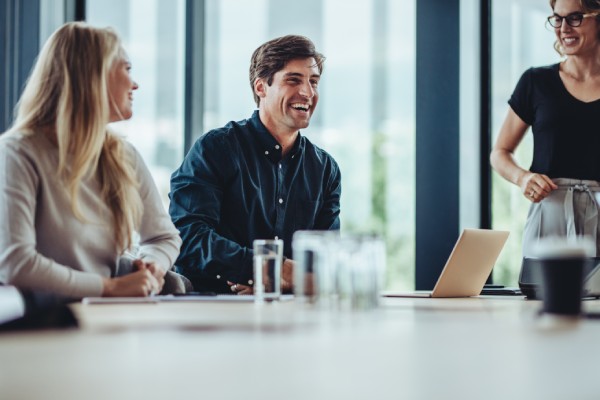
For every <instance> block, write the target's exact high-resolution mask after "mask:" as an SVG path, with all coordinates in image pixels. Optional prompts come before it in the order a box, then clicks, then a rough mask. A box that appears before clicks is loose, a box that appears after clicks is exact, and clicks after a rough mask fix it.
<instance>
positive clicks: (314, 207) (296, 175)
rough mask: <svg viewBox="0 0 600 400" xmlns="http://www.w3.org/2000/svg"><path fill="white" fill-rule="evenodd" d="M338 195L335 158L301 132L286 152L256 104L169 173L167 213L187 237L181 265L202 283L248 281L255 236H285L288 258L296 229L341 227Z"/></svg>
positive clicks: (211, 286)
mask: <svg viewBox="0 0 600 400" xmlns="http://www.w3.org/2000/svg"><path fill="white" fill-rule="evenodd" d="M340 194H341V175H340V170H339V168H338V165H337V163H336V162H335V160H334V159H333V157H331V156H330V155H329V154H328V153H327V152H325V151H323V150H322V149H320V148H319V147H317V146H315V145H314V144H312V143H311V142H310V141H309V140H308V139H307V138H306V137H304V136H301V135H298V138H297V140H296V142H295V144H294V147H293V148H292V150H290V152H289V153H288V154H287V155H286V157H285V158H282V148H281V145H279V143H278V142H277V141H276V140H275V139H274V138H273V136H271V134H270V133H269V131H268V130H267V129H266V128H265V126H264V125H263V124H262V122H261V121H260V118H259V115H258V111H255V112H254V114H253V115H252V117H251V118H250V119H247V120H243V121H239V122H230V123H228V124H227V125H225V126H224V127H223V128H219V129H215V130H212V131H210V132H208V133H206V134H204V135H203V136H201V137H200V138H199V139H198V140H197V141H196V143H195V144H194V146H193V147H192V149H191V150H190V152H189V153H188V154H187V156H186V157H185V159H184V160H183V163H182V165H181V167H179V169H178V170H176V171H175V172H174V173H173V175H172V176H171V192H170V193H169V197H170V199H171V203H170V208H169V212H170V214H171V218H172V219H173V222H174V223H175V226H176V227H177V228H178V229H179V231H180V234H181V238H182V239H183V245H182V246H181V254H180V256H179V259H178V260H177V262H176V265H177V268H178V271H179V272H181V273H183V274H184V275H187V276H188V277H190V278H191V279H192V281H193V282H198V280H200V281H201V282H202V285H201V287H202V289H203V290H214V291H217V292H224V291H227V290H228V287H227V285H226V281H232V282H236V283H244V284H247V283H248V282H249V281H250V280H252V255H253V252H252V241H253V240H254V239H272V238H275V237H278V238H280V239H283V241H284V256H286V257H291V256H292V249H291V244H292V235H293V233H294V232H295V231H297V230H306V229H318V230H335V229H339V227H340V222H339V213H340Z"/></svg>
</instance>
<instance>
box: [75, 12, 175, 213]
mask: <svg viewBox="0 0 600 400" xmlns="http://www.w3.org/2000/svg"><path fill="white" fill-rule="evenodd" d="M86 8H87V9H86V14H87V21H88V22H89V23H90V24H93V25H97V26H112V27H114V28H115V29H116V30H117V31H118V32H119V34H120V36H121V37H122V39H123V42H124V47H125V49H126V50H127V53H128V55H129V58H130V59H131V63H132V70H131V75H132V77H133V79H134V80H135V81H136V82H137V83H138V84H139V89H138V90H137V91H136V92H134V95H133V97H134V101H133V112H134V115H133V118H131V119H130V120H128V121H122V122H117V123H115V124H113V125H114V126H113V128H114V129H115V130H116V131H117V132H119V133H121V134H123V135H124V136H126V137H127V139H128V140H129V141H131V142H132V143H133V144H134V146H135V147H136V148H137V149H138V150H139V151H140V153H141V154H142V156H143V157H144V160H145V161H146V164H147V165H148V167H149V168H150V171H151V173H152V176H153V177H154V180H155V182H156V184H157V186H158V189H159V191H160V193H161V195H162V198H163V201H164V203H165V207H166V206H167V204H168V203H167V202H168V192H169V180H170V176H171V173H172V172H173V171H174V170H175V169H176V168H177V167H178V166H179V164H180V163H181V161H182V159H183V98H184V97H183V88H184V63H185V0H170V1H164V0H129V1H121V0H87V3H86Z"/></svg>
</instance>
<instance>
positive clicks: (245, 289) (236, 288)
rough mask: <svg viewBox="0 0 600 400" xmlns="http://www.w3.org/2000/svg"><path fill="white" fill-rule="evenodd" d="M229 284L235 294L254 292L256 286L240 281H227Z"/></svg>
mask: <svg viewBox="0 0 600 400" xmlns="http://www.w3.org/2000/svg"><path fill="white" fill-rule="evenodd" d="M227 284H228V285H229V289H231V292H232V293H233V294H240V295H247V294H254V288H253V287H252V286H248V285H242V284H240V283H233V282H230V281H227Z"/></svg>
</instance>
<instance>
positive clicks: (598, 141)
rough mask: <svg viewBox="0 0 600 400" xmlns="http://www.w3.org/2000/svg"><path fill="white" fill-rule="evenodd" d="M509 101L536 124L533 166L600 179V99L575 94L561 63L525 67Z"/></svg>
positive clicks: (533, 168)
mask: <svg viewBox="0 0 600 400" xmlns="http://www.w3.org/2000/svg"><path fill="white" fill-rule="evenodd" d="M508 104H509V105H510V107H511V108H512V109H513V111H514V112H515V113H516V114H517V115H518V116H519V117H520V118H521V119H522V120H523V121H524V122H525V123H527V124H528V125H531V130H532V132H533V162H532V164H531V168H530V170H531V171H532V172H536V173H539V174H545V175H548V176H549V177H550V178H572V179H592V180H596V181H600V99H598V100H595V101H592V102H589V103H585V102H582V101H580V100H577V99H576V98H575V97H573V96H572V95H571V94H570V93H569V92H568V91H567V89H566V88H565V86H564V84H563V82H562V80H561V79H560V75H559V64H553V65H549V66H546V67H539V68H530V69H528V70H527V71H525V73H524V74H523V75H522V76H521V79H520V80H519V83H517V87H516V88H515V91H514V92H513V94H512V96H511V98H510V100H509V101H508Z"/></svg>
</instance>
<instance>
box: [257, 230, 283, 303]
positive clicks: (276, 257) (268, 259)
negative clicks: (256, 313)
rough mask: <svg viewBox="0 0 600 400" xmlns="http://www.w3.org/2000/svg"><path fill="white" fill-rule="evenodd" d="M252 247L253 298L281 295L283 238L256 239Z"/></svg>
mask: <svg viewBox="0 0 600 400" xmlns="http://www.w3.org/2000/svg"><path fill="white" fill-rule="evenodd" d="M253 248H254V298H255V299H256V300H257V301H263V300H274V299H279V297H280V296H281V265H282V263H283V240H281V239H257V240H255V241H254V242H253Z"/></svg>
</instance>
